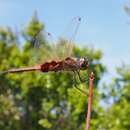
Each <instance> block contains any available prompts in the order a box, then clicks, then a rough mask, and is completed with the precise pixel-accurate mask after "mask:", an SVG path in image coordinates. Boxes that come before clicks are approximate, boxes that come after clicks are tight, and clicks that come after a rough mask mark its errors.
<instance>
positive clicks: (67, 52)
mask: <svg viewBox="0 0 130 130" xmlns="http://www.w3.org/2000/svg"><path fill="white" fill-rule="evenodd" d="M80 23H81V17H79V16H77V17H74V18H73V19H72V20H71V21H70V23H69V24H68V26H67V27H66V29H65V31H64V32H63V34H62V37H61V38H60V40H61V41H62V42H63V44H64V45H65V47H64V50H63V54H64V56H65V57H70V56H72V55H73V53H72V52H73V51H72V50H73V48H74V45H75V43H74V40H75V37H76V35H77V32H78V29H79V26H80Z"/></svg>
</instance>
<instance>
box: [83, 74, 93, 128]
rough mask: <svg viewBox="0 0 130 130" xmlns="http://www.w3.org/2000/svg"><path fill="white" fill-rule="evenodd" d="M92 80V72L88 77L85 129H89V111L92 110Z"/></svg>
mask: <svg viewBox="0 0 130 130" xmlns="http://www.w3.org/2000/svg"><path fill="white" fill-rule="evenodd" d="M93 80H94V74H93V72H91V73H90V76H89V97H88V112H87V117H86V129H85V130H89V129H90V118H91V110H92V96H93Z"/></svg>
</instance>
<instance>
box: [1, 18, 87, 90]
mask: <svg viewBox="0 0 130 130" xmlns="http://www.w3.org/2000/svg"><path fill="white" fill-rule="evenodd" d="M73 20H77V21H78V24H77V26H76V28H75V31H74V33H75V34H76V32H77V29H78V26H79V23H80V21H81V18H80V17H76V18H75V19H73ZM39 32H40V31H39ZM39 32H38V33H37V34H36V35H35V38H36V37H37V35H38V34H39ZM48 34H49V35H50V33H48ZM34 41H35V39H34ZM70 42H72V39H71V41H69V42H68V43H69V44H68V43H67V46H68V48H67V50H68V49H71V50H72V48H69V47H72V45H71V43H70ZM69 55H70V53H69ZM88 67H89V62H88V59H87V58H75V57H71V56H68V57H66V58H64V59H62V60H52V61H50V62H45V63H43V64H39V65H36V66H33V67H23V68H13V69H9V70H6V71H3V72H1V73H2V74H7V73H18V72H27V71H41V72H50V71H53V72H60V71H72V72H73V73H74V77H75V74H77V75H78V77H79V80H80V81H83V80H82V78H81V76H80V70H86V69H88ZM76 88H77V89H78V90H80V91H82V90H81V89H80V88H78V87H76ZM82 92H83V91H82Z"/></svg>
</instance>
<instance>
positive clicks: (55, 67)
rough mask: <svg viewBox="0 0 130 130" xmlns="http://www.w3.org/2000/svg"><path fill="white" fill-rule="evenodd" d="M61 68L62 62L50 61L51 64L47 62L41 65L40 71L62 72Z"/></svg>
mask: <svg viewBox="0 0 130 130" xmlns="http://www.w3.org/2000/svg"><path fill="white" fill-rule="evenodd" d="M63 69H64V68H63V62H62V61H58V62H56V61H52V62H47V63H44V64H42V65H41V71H42V72H49V71H54V72H58V71H62V70H63Z"/></svg>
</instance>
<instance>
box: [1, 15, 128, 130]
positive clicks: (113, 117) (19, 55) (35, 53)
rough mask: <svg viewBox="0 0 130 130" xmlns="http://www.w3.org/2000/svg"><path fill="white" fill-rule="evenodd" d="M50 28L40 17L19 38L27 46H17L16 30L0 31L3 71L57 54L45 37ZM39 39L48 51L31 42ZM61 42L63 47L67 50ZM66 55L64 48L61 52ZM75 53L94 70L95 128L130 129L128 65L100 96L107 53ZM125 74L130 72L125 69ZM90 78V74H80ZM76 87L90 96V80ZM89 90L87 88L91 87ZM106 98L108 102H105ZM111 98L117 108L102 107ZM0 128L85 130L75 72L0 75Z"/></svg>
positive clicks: (84, 108)
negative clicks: (74, 76) (74, 82)
mask: <svg viewBox="0 0 130 130" xmlns="http://www.w3.org/2000/svg"><path fill="white" fill-rule="evenodd" d="M44 28H45V26H44V24H42V23H41V22H40V21H39V20H38V18H37V14H36V13H35V14H34V16H33V17H32V19H31V21H30V22H29V24H28V26H27V27H26V28H25V29H24V30H23V32H22V34H21V35H20V38H24V41H23V42H24V43H21V44H23V47H18V46H17V44H18V43H17V38H18V37H17V35H16V34H15V33H14V32H13V31H12V29H11V28H3V27H1V28H0V70H6V69H9V68H15V67H23V66H32V65H36V64H38V62H41V63H44V62H45V61H46V59H49V58H50V57H51V56H53V55H54V54H53V52H52V50H51V48H53V47H52V46H51V45H50V44H48V43H47V41H46V37H45V35H44V33H45V30H44ZM41 29H43V33H41V35H39V37H38V39H39V41H40V44H41V45H42V46H44V47H42V48H39V49H35V48H34V47H33V46H34V45H32V42H31V41H32V39H33V37H34V36H35V34H36V33H37V32H38V31H39V30H41ZM62 44H63V43H62V42H61V43H60V42H59V44H58V47H59V48H62ZM56 53H57V54H58V55H61V57H62V56H63V55H62V52H61V49H58V50H57V51H56ZM73 55H74V56H76V57H79V56H81V57H87V58H88V59H89V61H90V68H89V71H88V72H90V71H91V70H92V71H93V72H94V74H95V80H94V96H93V110H92V120H91V129H92V130H95V129H96V130H101V129H104V130H105V129H106V130H107V129H109V130H119V129H123V130H128V129H129V128H130V125H129V121H130V118H129V117H128V116H127V115H129V114H130V105H129V102H130V96H129V92H130V89H129V88H130V82H129V79H130V73H129V72H130V71H129V69H126V68H127V67H123V68H118V73H119V74H120V76H119V77H118V78H115V79H114V82H113V83H112V84H111V85H110V86H107V85H106V86H107V87H106V90H108V93H107V95H105V94H104V96H103V94H100V93H99V91H100V88H99V87H98V85H99V82H100V79H101V78H102V76H103V74H104V72H105V71H106V68H105V67H104V65H103V64H102V63H101V61H100V60H101V58H102V53H101V51H100V50H94V49H93V48H89V47H85V48H79V47H77V46H75V47H74V50H73ZM124 68H125V69H126V70H125V69H124ZM81 76H82V77H83V78H84V79H87V80H88V77H89V75H88V73H87V72H81ZM77 85H78V86H79V87H80V88H82V89H84V90H86V91H87V92H88V82H87V85H86V84H85V83H81V82H79V81H78V82H77ZM86 86H87V89H86ZM105 98H106V99H105ZM110 98H112V100H113V104H111V105H110V106H109V107H108V108H107V109H104V108H103V107H102V106H100V101H102V100H103V99H105V100H109V99H110ZM0 105H1V107H0V129H2V130H10V129H16V130H23V129H29V130H40V129H43V130H81V129H84V128H85V116H86V111H87V97H86V96H84V95H83V94H82V93H80V92H79V91H77V90H76V89H75V88H74V86H73V75H72V74H71V73H66V72H65V73H62V72H59V73H41V72H28V73H19V74H7V75H0ZM122 108H123V110H122Z"/></svg>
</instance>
